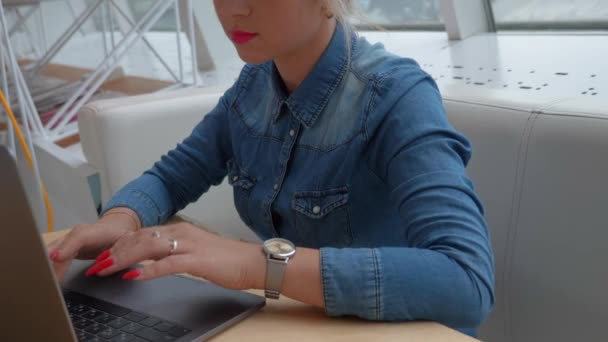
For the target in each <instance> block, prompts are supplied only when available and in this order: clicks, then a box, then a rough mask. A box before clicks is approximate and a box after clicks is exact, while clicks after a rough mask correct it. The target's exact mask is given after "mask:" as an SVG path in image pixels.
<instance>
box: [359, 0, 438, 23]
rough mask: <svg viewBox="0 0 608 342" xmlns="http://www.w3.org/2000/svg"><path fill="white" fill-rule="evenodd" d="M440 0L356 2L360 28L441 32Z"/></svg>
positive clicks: (361, 0) (362, 0) (365, 0)
mask: <svg viewBox="0 0 608 342" xmlns="http://www.w3.org/2000/svg"><path fill="white" fill-rule="evenodd" d="M439 3H440V0H408V1H404V0H357V4H358V6H359V9H360V10H361V12H362V13H361V14H362V18H360V19H356V20H355V21H354V22H355V25H357V26H358V27H360V28H365V27H373V26H380V27H382V28H384V29H387V30H390V29H418V30H443V29H444V26H443V20H442V19H441V11H440V4H439Z"/></svg>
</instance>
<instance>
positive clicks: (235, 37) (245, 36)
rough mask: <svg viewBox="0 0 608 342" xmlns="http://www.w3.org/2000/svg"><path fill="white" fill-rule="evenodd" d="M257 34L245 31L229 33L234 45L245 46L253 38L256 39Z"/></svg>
mask: <svg viewBox="0 0 608 342" xmlns="http://www.w3.org/2000/svg"><path fill="white" fill-rule="evenodd" d="M257 36H258V35H257V33H251V32H246V31H236V30H235V31H231V32H230V39H232V41H233V42H235V43H236V44H245V43H247V42H248V41H250V40H252V39H253V38H255V37H257Z"/></svg>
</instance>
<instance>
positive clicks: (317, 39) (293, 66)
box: [274, 20, 336, 93]
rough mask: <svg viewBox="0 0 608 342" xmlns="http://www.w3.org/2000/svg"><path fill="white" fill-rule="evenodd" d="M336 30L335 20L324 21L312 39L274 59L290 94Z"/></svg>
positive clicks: (315, 62) (304, 76)
mask: <svg viewBox="0 0 608 342" xmlns="http://www.w3.org/2000/svg"><path fill="white" fill-rule="evenodd" d="M335 29H336V21H335V20H325V21H324V22H323V24H322V25H321V28H320V29H319V32H318V33H317V34H315V35H314V36H313V39H312V40H311V41H309V42H308V43H307V44H305V45H304V46H302V47H300V48H299V49H297V50H296V51H292V52H291V53H289V54H287V55H285V56H281V57H277V58H275V59H274V64H275V65H276V67H277V69H278V71H279V74H280V75H281V78H282V79H283V83H285V87H287V90H288V91H289V93H292V92H293V91H294V90H295V89H296V88H297V87H298V86H299V85H300V83H302V81H304V79H305V78H306V76H307V75H308V74H309V73H310V71H311V70H312V69H313V68H314V66H315V64H317V62H318V61H319V59H320V58H321V55H322V54H323V52H324V51H325V49H326V48H327V46H328V45H329V42H330V41H331V38H332V37H333V34H334V31H335Z"/></svg>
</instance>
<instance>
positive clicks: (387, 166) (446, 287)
mask: <svg viewBox="0 0 608 342" xmlns="http://www.w3.org/2000/svg"><path fill="white" fill-rule="evenodd" d="M386 87H389V85H386ZM386 91H387V92H390V89H386ZM390 103H392V105H391V106H390V107H389V105H388V104H390ZM378 106H379V107H381V106H386V108H384V109H382V108H380V110H382V111H383V112H384V113H386V115H383V118H382V119H379V120H378V121H379V122H378V123H377V124H376V127H375V128H373V129H374V132H373V134H370V136H371V137H372V138H371V139H370V141H369V144H370V152H369V155H368V164H369V167H370V169H371V170H372V171H373V172H374V173H376V174H377V175H378V176H379V177H380V178H382V179H383V180H384V181H385V182H386V184H387V185H388V186H389V188H390V189H391V200H393V201H395V203H396V204H397V207H398V210H399V214H400V217H401V220H402V229H403V237H404V242H403V245H404V247H378V248H361V249H355V248H350V249H349V248H346V249H335V248H323V249H322V250H321V268H322V278H323V286H324V295H325V304H326V311H327V313H328V314H329V315H332V316H340V315H355V316H359V317H362V318H365V319H371V320H433V321H438V322H441V323H443V324H446V325H449V326H451V327H454V328H458V329H460V330H463V331H471V330H469V329H474V328H476V327H477V326H478V325H479V324H480V323H481V322H482V320H483V319H484V318H485V317H486V315H487V314H488V313H489V311H490V309H491V307H492V305H493V303H494V266H493V256H492V251H491V247H490V243H489V238H488V232H487V228H486V224H485V220H484V217H483V209H482V206H481V204H480V202H479V200H478V197H477V195H476V194H475V192H474V189H473V185H472V183H471V181H470V180H469V178H468V177H467V175H466V172H465V166H466V164H467V162H468V160H469V157H470V146H469V143H468V141H467V140H466V139H465V138H464V137H463V136H461V135H460V134H458V133H457V132H456V131H454V130H453V129H452V128H451V126H450V125H449V123H448V121H447V118H446V114H445V110H444V108H443V104H442V102H441V97H440V95H439V92H438V90H437V89H436V86H435V85H434V82H433V81H432V80H429V79H428V78H422V79H421V80H420V81H419V82H418V83H417V84H416V85H415V86H413V87H412V88H410V89H409V90H408V91H407V92H405V94H402V95H400V96H395V97H394V98H393V99H390V98H385V99H383V101H382V103H379V104H378ZM370 229H373V227H370ZM378 229H382V228H381V227H378Z"/></svg>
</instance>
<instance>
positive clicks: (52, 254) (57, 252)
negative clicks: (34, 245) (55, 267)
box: [49, 250, 59, 261]
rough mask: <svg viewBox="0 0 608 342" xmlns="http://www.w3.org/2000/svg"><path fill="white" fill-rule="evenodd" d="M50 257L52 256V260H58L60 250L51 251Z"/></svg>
mask: <svg viewBox="0 0 608 342" xmlns="http://www.w3.org/2000/svg"><path fill="white" fill-rule="evenodd" d="M49 258H51V260H53V261H55V260H57V258H59V251H58V250H54V251H53V252H51V254H50V255H49Z"/></svg>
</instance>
